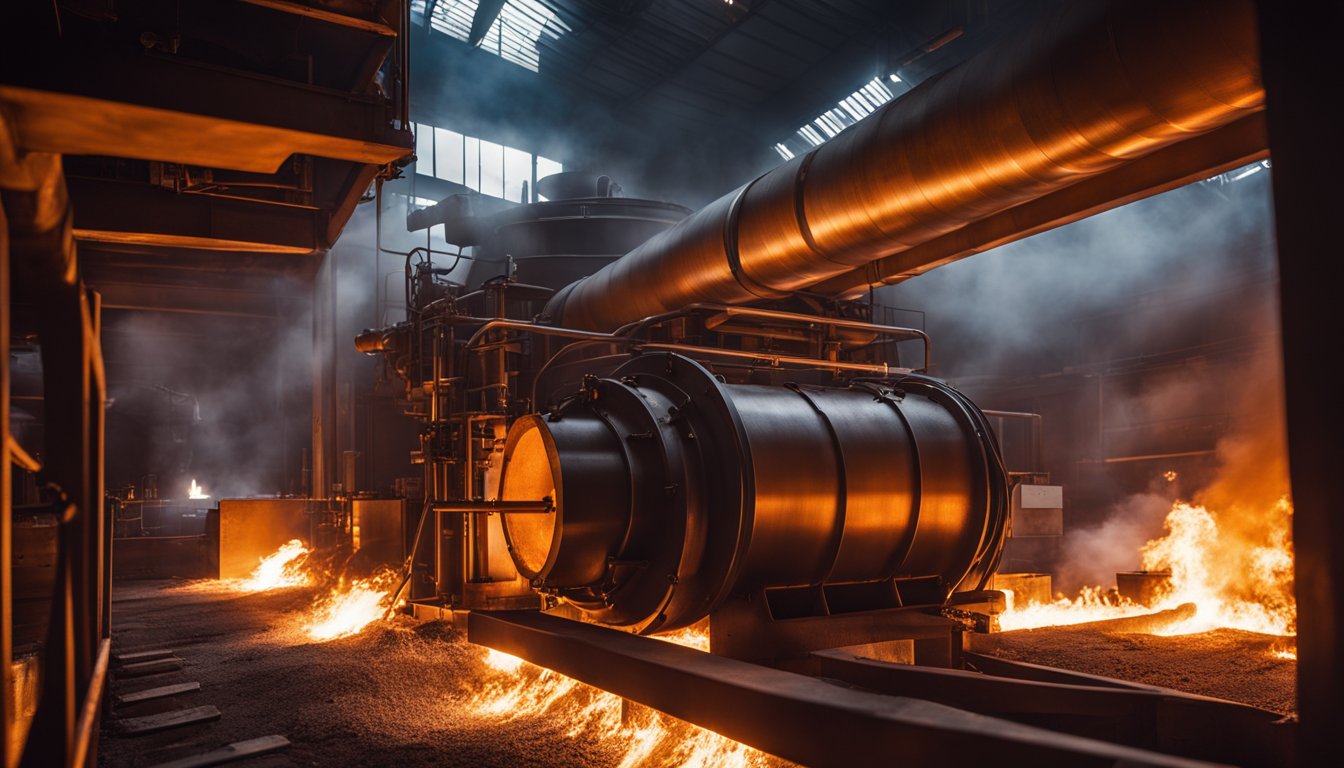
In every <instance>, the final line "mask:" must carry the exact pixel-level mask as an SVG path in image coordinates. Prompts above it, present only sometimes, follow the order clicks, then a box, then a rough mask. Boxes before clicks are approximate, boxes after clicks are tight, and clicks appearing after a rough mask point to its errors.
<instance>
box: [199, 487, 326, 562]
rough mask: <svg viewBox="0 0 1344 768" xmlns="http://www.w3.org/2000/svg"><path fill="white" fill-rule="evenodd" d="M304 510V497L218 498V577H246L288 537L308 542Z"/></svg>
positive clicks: (305, 507) (305, 508)
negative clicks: (259, 560) (259, 561)
mask: <svg viewBox="0 0 1344 768" xmlns="http://www.w3.org/2000/svg"><path fill="white" fill-rule="evenodd" d="M307 509H308V502H307V500H305V499H221V500H220V502H219V578H221V579H237V578H243V577H245V576H247V575H248V574H250V573H252V569H254V568H256V567H257V560H258V559H260V558H262V557H265V556H267V555H269V554H271V553H272V552H275V551H276V550H277V549H279V548H280V545H282V544H284V543H285V542H287V541H289V540H290V539H300V540H302V541H303V542H305V543H307V544H311V543H312V542H311V541H310V539H309V535H308V514H307Z"/></svg>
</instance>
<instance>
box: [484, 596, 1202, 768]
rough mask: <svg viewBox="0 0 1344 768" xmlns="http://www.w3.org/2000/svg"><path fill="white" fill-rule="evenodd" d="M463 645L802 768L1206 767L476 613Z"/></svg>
mask: <svg viewBox="0 0 1344 768" xmlns="http://www.w3.org/2000/svg"><path fill="white" fill-rule="evenodd" d="M467 637H468V639H469V640H470V641H471V642H474V643H478V644H481V645H485V646H489V647H491V648H494V649H497V650H499V651H503V652H505V653H509V654H513V655H515V656H518V657H520V658H523V659H526V660H527V661H530V662H532V663H534V664H538V665H540V666H543V667H546V668H548V669H552V670H554V671H556V672H559V673H561V674H564V675H568V676H569V677H573V678H575V679H576V680H579V681H581V682H584V683H587V684H589V685H592V686H595V687H598V688H601V689H603V690H605V691H609V692H611V693H614V694H617V695H619V696H623V697H625V698H627V699H630V700H632V701H635V702H638V703H640V704H644V705H646V706H649V707H653V708H654V709H657V710H659V711H661V712H664V713H666V714H668V715H671V716H673V717H676V718H679V719H681V720H685V721H687V722H690V723H693V724H695V725H699V726H702V727H705V728H708V729H710V730H712V731H715V732H716V733H719V734H722V735H723V736H726V737H728V738H730V739H734V740H736V741H739V742H741V743H743V744H747V745H749V746H752V747H755V748H757V749H760V750H762V751H765V752H769V753H771V754H774V755H778V756H780V757H783V758H785V759H788V760H792V761H794V762H798V763H802V764H805V765H811V766H863V765H888V764H890V762H891V760H892V758H893V755H900V757H901V760H902V762H907V763H909V764H912V765H935V764H936V765H945V766H960V765H965V766H983V765H984V764H985V763H986V762H987V761H993V762H995V763H997V764H1008V765H1075V766H1081V765H1116V764H1121V763H1123V764H1126V765H1154V766H1157V765H1161V766H1196V765H1210V764H1212V763H1206V762H1200V761H1197V760H1193V759H1190V758H1184V757H1177V756H1174V755H1166V754H1161V753H1158V752H1154V751H1148V750H1143V749H1137V748H1133V747H1128V746H1123V745H1120V744H1114V743H1109V742H1105V741H1100V740H1097V739H1090V738H1083V737H1079V736H1075V735H1072V734H1067V733H1061V732H1057V731H1050V730H1046V729H1044V728H1039V727H1034V726H1029V725H1024V724H1021V723H1017V722H1012V721H1009V720H1005V719H999V718H995V717H989V716H986V715H982V714H977V713H974V712H970V711H967V710H965V709H957V708H954V707H950V706H947V705H944V704H939V703H935V702H933V701H928V700H925V699H921V698H910V697H908V696H890V695H883V694H879V693H873V692H869V691H863V690H858V689H855V688H850V687H845V686H843V685H838V684H836V683H833V682H829V681H826V680H821V679H817V678H813V677H807V676H805V675H800V674H794V673H791V672H785V671H782V670H778V669H773V668H769V667H763V666H759V665H756V664H750V663H746V662H742V661H736V660H733V659H727V658H723V657H720V656H714V655H710V654H707V653H703V652H700V651H696V650H692V649H689V648H684V647H681V646H677V645H673V644H670V643H665V642H660V641H657V640H653V639H650V638H646V637H639V636H636V635H631V634H627V633H624V632H619V631H616V630H612V629H607V628H604V627H599V626H596V625H592V624H583V623H579V622H575V621H569V620H566V619H561V618H557V617H554V616H548V615H544V614H540V613H536V612H530V611H497V612H473V613H471V614H470V615H469V616H468V617H467ZM893 666H894V665H893ZM911 669H918V668H914V667H912V668H911Z"/></svg>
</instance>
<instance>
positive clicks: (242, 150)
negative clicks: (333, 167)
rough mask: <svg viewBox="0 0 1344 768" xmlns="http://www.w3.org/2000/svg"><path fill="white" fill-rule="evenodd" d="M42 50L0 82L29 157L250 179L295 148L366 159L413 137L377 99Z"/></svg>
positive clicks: (220, 71) (172, 65) (149, 57)
mask: <svg viewBox="0 0 1344 768" xmlns="http://www.w3.org/2000/svg"><path fill="white" fill-rule="evenodd" d="M39 51H41V55H39V57H38V58H37V60H34V61H30V62H28V63H27V64H26V65H25V66H24V67H22V68H21V69H19V70H17V71H13V72H6V73H5V76H4V80H5V82H4V84H3V85H0V102H6V103H8V106H9V108H10V111H11V119H12V120H13V122H14V124H15V127H16V128H17V129H18V132H19V137H20V139H19V142H20V145H21V146H23V147H24V148H26V149H28V150H31V151H41V152H59V153H64V154H87V155H110V156H113V157H134V158H140V159H145V160H163V161H169V162H181V163H188V164H193V165H203V166H210V167H216V168H234V169H237V170H245V171H253V172H257V173H272V172H274V171H275V170H276V169H277V168H278V167H279V166H280V164H281V163H283V162H284V161H285V159H286V158H287V157H289V156H290V155H292V154H295V153H301V154H308V155H316V156H318V157H330V158H334V159H339V160H350V161H354V162H358V163H371V164H385V163H390V162H393V161H395V160H397V159H399V158H401V157H404V156H406V155H408V154H410V150H411V146H412V137H411V134H410V131H409V130H407V129H405V128H404V127H403V128H394V127H393V120H394V119H395V118H396V115H395V114H393V112H392V109H391V108H390V107H389V106H388V105H387V104H386V103H385V101H384V100H383V99H380V98H374V97H369V96H360V95H357V94H351V93H346V92H341V91H334V90H328V89H324V88H318V87H316V86H310V85H306V84H303V83H296V82H293V81H289V80H282V79H278V78H272V77H266V76H262V75H257V74H253V73H248V72H244V71H241V70H232V69H225V68H222V67H215V66H211V65H207V64H203V63H199V62H192V61H190V60H185V59H183V58H181V57H175V56H160V55H154V54H151V53H147V52H144V51H135V52H132V54H130V55H128V53H127V52H126V51H123V50H122V49H119V48H109V49H107V50H79V51H68V50H64V48H63V47H62V46H60V45H56V46H50V47H43V48H39ZM90 61H97V66H89V65H88V62H90Z"/></svg>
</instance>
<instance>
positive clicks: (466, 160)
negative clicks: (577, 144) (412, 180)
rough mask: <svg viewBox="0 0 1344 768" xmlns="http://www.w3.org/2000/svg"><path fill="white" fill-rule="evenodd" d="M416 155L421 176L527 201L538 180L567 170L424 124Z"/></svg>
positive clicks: (528, 154)
mask: <svg viewBox="0 0 1344 768" xmlns="http://www.w3.org/2000/svg"><path fill="white" fill-rule="evenodd" d="M415 156H416V171H415V172H416V174H418V175H421V176H433V177H434V178H437V179H442V180H444V181H448V182H452V183H453V184H460V185H462V186H463V187H465V188H466V189H469V190H472V191H475V192H480V193H481V194H483V195H489V196H491V197H500V198H503V199H505V200H514V201H523V202H527V201H526V200H524V198H523V194H524V191H525V189H526V191H527V193H528V195H529V197H530V195H531V192H530V190H532V189H534V188H535V186H536V182H537V179H540V178H544V177H546V176H550V175H551V174H553V173H559V172H560V171H563V170H564V165H562V164H561V163H559V162H557V161H555V160H552V159H550V158H547V157H542V156H540V155H534V154H533V153H531V152H528V151H526V150H522V149H516V148H514V147H507V146H504V145H503V144H496V143H495V142H493V141H487V140H485V139H480V138H477V137H475V136H465V135H463V134H461V133H458V132H457V131H450V130H448V129H447V128H438V127H436V126H432V125H426V124H424V123H416V124H415Z"/></svg>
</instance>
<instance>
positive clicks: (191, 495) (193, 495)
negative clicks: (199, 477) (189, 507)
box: [187, 477, 210, 499]
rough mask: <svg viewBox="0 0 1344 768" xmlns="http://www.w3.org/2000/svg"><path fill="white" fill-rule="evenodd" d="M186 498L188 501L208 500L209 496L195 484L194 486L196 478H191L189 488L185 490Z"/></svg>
mask: <svg viewBox="0 0 1344 768" xmlns="http://www.w3.org/2000/svg"><path fill="white" fill-rule="evenodd" d="M187 498H188V499H208V498H210V494H208V493H206V492H205V489H204V488H202V487H201V486H199V485H197V484H196V478H194V477H193V478H191V487H190V488H188V489H187Z"/></svg>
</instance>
